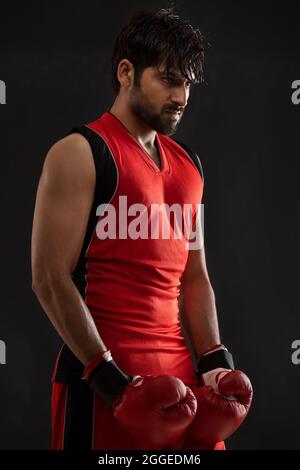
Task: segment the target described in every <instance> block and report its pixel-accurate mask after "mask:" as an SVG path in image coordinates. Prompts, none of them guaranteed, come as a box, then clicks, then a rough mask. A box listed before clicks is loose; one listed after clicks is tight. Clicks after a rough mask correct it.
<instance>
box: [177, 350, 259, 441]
mask: <svg viewBox="0 0 300 470" xmlns="http://www.w3.org/2000/svg"><path fill="white" fill-rule="evenodd" d="M222 351H223V352H222ZM208 356H210V357H208ZM198 367H199V370H200V381H201V383H202V384H205V383H207V382H205V379H206V380H207V381H208V383H210V385H201V384H199V385H198V384H197V385H192V386H191V388H192V391H193V393H194V394H195V396H196V398H197V403H198V408H197V414H196V417H195V419H194V421H193V422H192V424H191V426H190V428H189V429H188V432H187V434H186V438H185V441H184V444H183V446H182V449H186V450H191V449H214V448H216V447H215V446H216V444H217V443H220V441H223V440H225V439H227V438H228V437H229V436H231V435H232V434H233V433H234V432H235V431H236V430H237V429H238V428H239V427H240V425H241V424H242V422H243V421H244V420H245V418H246V416H247V414H248V412H249V409H250V406H251V402H252V396H253V390H252V385H251V382H250V380H249V378H248V377H247V375H246V374H244V373H243V372H241V371H239V370H230V369H231V368H234V365H233V361H232V357H231V354H230V353H229V352H228V351H227V350H225V349H223V350H220V349H219V350H218V351H215V352H214V353H210V354H208V355H205V356H202V358H201V359H200V361H199V366H198ZM210 367H212V369H211V370H209V369H210ZM201 372H202V373H201ZM208 379H209V380H208ZM212 379H213V380H212ZM220 447H221V448H222V446H220ZM223 448H224V447H223Z"/></svg>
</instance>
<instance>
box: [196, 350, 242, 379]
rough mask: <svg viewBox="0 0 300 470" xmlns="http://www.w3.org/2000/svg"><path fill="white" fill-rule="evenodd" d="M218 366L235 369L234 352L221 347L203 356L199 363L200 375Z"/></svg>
mask: <svg viewBox="0 0 300 470" xmlns="http://www.w3.org/2000/svg"><path fill="white" fill-rule="evenodd" d="M218 368H222V369H231V370H234V363H233V358H232V354H231V353H230V352H229V351H227V350H226V349H219V350H218V351H213V352H211V353H209V354H207V355H205V356H202V357H201V358H200V360H199V361H198V363H197V369H198V374H199V375H202V374H205V372H209V371H210V370H213V369H218Z"/></svg>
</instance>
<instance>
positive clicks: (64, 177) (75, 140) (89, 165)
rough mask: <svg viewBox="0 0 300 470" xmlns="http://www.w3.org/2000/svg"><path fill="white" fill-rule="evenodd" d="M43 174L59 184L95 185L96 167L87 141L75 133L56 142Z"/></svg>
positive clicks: (50, 150)
mask: <svg viewBox="0 0 300 470" xmlns="http://www.w3.org/2000/svg"><path fill="white" fill-rule="evenodd" d="M43 174H44V176H48V177H49V178H51V179H52V181H55V182H56V183H57V184H59V183H62V184H67V183H68V182H70V183H71V184H73V185H80V184H84V183H85V182H86V183H88V184H91V183H95V178H96V171H95V165H94V160H93V154H92V150H91V147H90V144H89V143H88V141H87V139H86V138H85V137H83V136H82V135H81V134H79V133H73V134H70V135H68V136H66V137H63V138H62V139H60V140H58V141H57V142H55V143H54V144H53V145H52V147H51V148H50V149H49V151H48V153H47V155H46V158H45V161H44V166H43Z"/></svg>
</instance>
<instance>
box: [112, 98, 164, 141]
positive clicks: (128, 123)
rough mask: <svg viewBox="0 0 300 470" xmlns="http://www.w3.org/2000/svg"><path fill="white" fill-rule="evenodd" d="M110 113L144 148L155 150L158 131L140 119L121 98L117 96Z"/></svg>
mask: <svg viewBox="0 0 300 470" xmlns="http://www.w3.org/2000/svg"><path fill="white" fill-rule="evenodd" d="M109 111H110V112H111V113H112V114H113V115H114V116H115V117H116V118H118V119H119V121H121V122H122V124H123V125H124V126H125V127H126V128H127V129H128V131H129V132H130V133H131V134H132V135H133V136H134V137H135V138H136V139H137V140H138V142H139V143H140V144H141V145H142V146H143V147H145V148H148V149H151V148H154V146H155V137H156V131H155V130H154V129H151V128H150V127H149V126H148V125H147V124H146V123H145V122H144V121H142V120H141V119H139V117H138V116H136V115H135V114H134V113H133V112H132V111H131V110H130V108H129V106H128V105H127V104H125V103H124V102H123V101H122V99H120V98H119V96H117V98H116V99H115V102H114V104H113V105H112V107H111V108H110V110H109Z"/></svg>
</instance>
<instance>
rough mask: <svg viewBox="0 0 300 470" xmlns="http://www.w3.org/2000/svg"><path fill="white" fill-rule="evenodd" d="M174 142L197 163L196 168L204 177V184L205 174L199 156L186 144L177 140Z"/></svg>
mask: <svg viewBox="0 0 300 470" xmlns="http://www.w3.org/2000/svg"><path fill="white" fill-rule="evenodd" d="M173 140H174V142H176V143H177V144H178V145H180V146H181V147H182V148H183V149H184V150H185V151H186V152H187V154H188V155H189V156H190V157H191V159H192V160H193V162H194V163H195V165H196V167H197V168H198V171H199V173H200V175H201V177H202V180H203V182H204V174H203V168H202V165H201V161H200V158H199V156H198V155H197V154H196V152H194V151H193V150H192V149H191V148H190V147H188V146H187V145H186V144H183V143H182V142H179V140H177V139H173Z"/></svg>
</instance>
